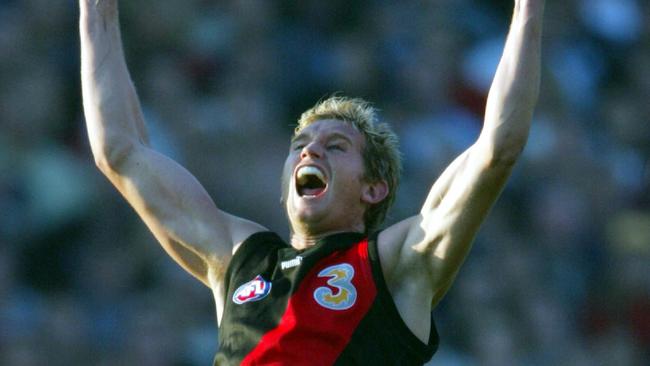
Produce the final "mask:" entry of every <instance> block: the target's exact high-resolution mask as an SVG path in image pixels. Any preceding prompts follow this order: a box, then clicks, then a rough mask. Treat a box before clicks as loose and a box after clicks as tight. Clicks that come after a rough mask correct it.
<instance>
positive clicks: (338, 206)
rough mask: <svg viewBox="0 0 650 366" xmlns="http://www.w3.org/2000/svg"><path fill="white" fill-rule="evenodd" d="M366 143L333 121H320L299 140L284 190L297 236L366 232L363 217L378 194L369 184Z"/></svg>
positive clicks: (292, 151) (288, 163) (287, 167)
mask: <svg viewBox="0 0 650 366" xmlns="http://www.w3.org/2000/svg"><path fill="white" fill-rule="evenodd" d="M364 143H365V142H364V137H363V135H362V134H361V133H360V132H359V131H357V130H356V129H355V128H354V127H353V126H351V125H350V124H348V123H346V122H343V121H339V120H331V119H329V120H319V121H316V122H314V123H312V124H311V125H309V126H307V127H306V128H304V129H303V130H302V131H301V132H300V133H299V134H298V135H297V136H295V137H294V139H293V140H292V142H291V148H290V151H289V156H288V157H287V160H286V162H285V165H284V172H283V184H282V186H283V199H284V202H285V204H286V209H287V214H288V216H289V221H290V223H291V227H292V230H293V231H294V232H296V231H300V232H301V233H304V234H311V235H318V234H325V233H331V232H338V231H363V228H364V225H363V214H364V211H365V209H366V207H367V206H368V204H371V203H374V202H373V200H374V199H375V197H374V192H375V191H376V189H375V187H374V185H371V184H368V183H366V182H364V179H363V176H364V164H363V157H362V151H363V147H364ZM382 198H383V197H382Z"/></svg>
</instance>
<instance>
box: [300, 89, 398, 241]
mask: <svg viewBox="0 0 650 366" xmlns="http://www.w3.org/2000/svg"><path fill="white" fill-rule="evenodd" d="M325 119H336V120H340V121H344V122H347V123H349V124H351V125H352V126H353V127H354V128H356V129H357V130H358V131H359V132H361V134H362V135H363V136H364V138H365V146H364V148H363V152H362V155H363V162H364V168H365V169H364V170H365V171H364V179H365V180H366V181H367V182H368V183H376V182H380V181H382V180H384V181H386V183H387V184H388V195H387V196H386V198H384V199H383V200H382V201H381V202H379V203H376V204H374V205H372V206H370V207H368V208H367V209H366V212H365V213H364V217H363V221H364V224H365V230H366V233H370V232H373V231H375V230H377V229H378V228H379V226H380V225H381V223H382V222H383V221H384V219H385V218H386V214H387V213H388V209H389V208H390V207H391V206H392V205H393V202H395V193H396V192H397V186H398V185H399V179H400V173H401V170H402V162H401V159H400V158H401V156H400V152H399V141H398V138H397V135H396V134H395V133H394V132H393V131H392V129H391V128H390V126H389V125H388V124H387V123H383V122H379V121H378V118H377V110H376V109H375V108H374V107H372V106H371V105H370V103H368V102H367V101H365V100H363V99H360V98H347V97H342V96H333V97H330V98H328V99H325V100H322V101H320V102H318V103H317V104H316V105H315V106H314V107H312V108H310V109H308V110H307V111H305V112H304V113H303V114H302V115H301V116H300V119H299V120H298V126H296V129H295V134H296V135H297V134H298V133H300V131H301V130H302V129H304V128H305V127H307V126H309V125H310V124H312V123H314V122H316V121H319V120H325Z"/></svg>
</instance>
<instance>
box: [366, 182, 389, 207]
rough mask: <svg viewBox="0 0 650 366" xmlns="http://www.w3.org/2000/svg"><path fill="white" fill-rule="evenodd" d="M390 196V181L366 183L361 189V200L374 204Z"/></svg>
mask: <svg viewBox="0 0 650 366" xmlns="http://www.w3.org/2000/svg"><path fill="white" fill-rule="evenodd" d="M386 196H388V183H386V181H385V180H380V181H379V182H375V183H365V184H364V186H363V188H362V191H361V202H364V203H367V204H371V205H374V204H376V203H379V202H381V201H382V200H383V199H384V198H386Z"/></svg>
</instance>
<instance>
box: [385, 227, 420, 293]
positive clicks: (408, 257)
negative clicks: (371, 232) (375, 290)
mask: <svg viewBox="0 0 650 366" xmlns="http://www.w3.org/2000/svg"><path fill="white" fill-rule="evenodd" d="M418 221H421V217H420V216H419V215H416V216H412V217H409V218H407V219H405V220H402V221H400V222H398V223H396V224H394V225H392V226H389V227H388V228H386V229H384V230H383V231H381V232H380V233H379V235H378V236H377V252H378V254H379V260H380V262H381V267H382V271H383V273H384V278H386V281H387V282H388V283H393V282H395V280H397V279H398V277H402V276H408V272H409V271H404V270H403V269H404V268H403V267H411V265H412V264H415V263H414V262H415V261H417V260H418V258H419V257H422V256H418V255H417V252H416V251H415V250H414V248H406V246H407V245H408V244H407V243H409V242H415V241H417V240H414V238H413V235H414V233H413V227H417V226H418Z"/></svg>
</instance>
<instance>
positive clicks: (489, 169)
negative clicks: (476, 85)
mask: <svg viewBox="0 0 650 366" xmlns="http://www.w3.org/2000/svg"><path fill="white" fill-rule="evenodd" d="M543 10H544V0H516V1H515V9H514V16H513V19H512V24H511V26H510V31H509V34H508V37H507V40H506V44H505V48H504V51H503V55H502V58H501V61H500V63H499V66H498V68H497V72H496V75H495V77H494V81H493V83H492V86H491V88H490V92H489V96H488V101H487V108H486V112H485V121H484V125H483V130H482V131H481V134H480V136H479V138H478V140H477V141H476V142H475V143H474V145H472V146H471V147H470V148H469V149H468V150H466V151H465V152H464V153H463V154H461V155H460V156H459V157H458V158H456V159H455V160H454V161H453V162H452V163H451V164H450V166H449V167H448V168H447V169H446V170H445V171H444V172H443V174H442V175H441V176H440V178H438V180H437V181H436V182H435V184H434V185H433V187H432V188H431V191H430V192H429V195H428V197H427V199H426V202H425V204H424V206H423V207H422V210H421V212H420V215H417V216H415V217H413V218H411V219H408V220H407V221H405V222H403V223H399V224H397V225H396V226H395V227H394V228H389V230H391V229H392V230H393V231H392V232H388V234H387V235H385V236H386V237H387V238H388V241H389V242H390V241H393V242H399V240H396V238H397V239H399V238H400V236H401V238H402V239H403V240H402V243H404V245H403V246H399V248H396V249H394V250H395V252H394V253H395V254H394V255H388V256H387V257H389V258H393V257H394V258H399V259H398V260H396V261H394V262H393V263H392V266H391V262H390V260H388V264H389V271H390V269H391V268H393V269H394V275H395V276H397V277H400V276H406V277H411V275H412V274H413V271H414V270H415V271H418V273H417V274H415V275H416V276H425V277H426V278H427V279H428V280H427V281H428V286H431V287H430V288H431V289H432V292H431V302H432V303H433V304H434V305H435V304H436V303H437V302H438V301H439V300H440V298H441V297H442V295H444V293H445V292H446V291H447V289H448V288H449V286H450V284H451V282H452V280H453V278H454V277H455V275H456V273H457V271H458V268H459V267H460V265H461V264H462V262H463V260H464V259H465V256H466V255H467V253H468V251H469V249H470V247H471V243H472V241H473V239H474V237H475V235H476V232H477V231H478V228H479V226H480V225H481V223H482V222H483V220H484V219H485V217H486V215H487V213H488V211H489V209H490V207H491V206H492V205H493V203H494V202H495V200H496V199H497V197H498V196H499V194H500V192H501V190H502V188H503V186H504V184H505V182H506V180H507V178H508V177H509V175H510V172H511V170H512V167H513V165H514V163H515V161H516V160H517V158H518V156H519V155H520V153H521V151H522V149H523V148H524V145H525V144H526V140H527V138H528V131H529V128H530V123H531V119H532V115H533V110H534V107H535V104H536V102H537V95H538V90H539V83H540V52H541V50H540V49H541V32H542V14H543ZM400 232H401V233H400ZM380 239H381V237H380ZM380 244H381V240H380ZM389 247H390V245H389ZM398 250H399V252H398ZM421 268H426V269H427V271H426V274H425V275H422V273H423V272H422V271H421ZM388 275H391V273H388Z"/></svg>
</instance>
